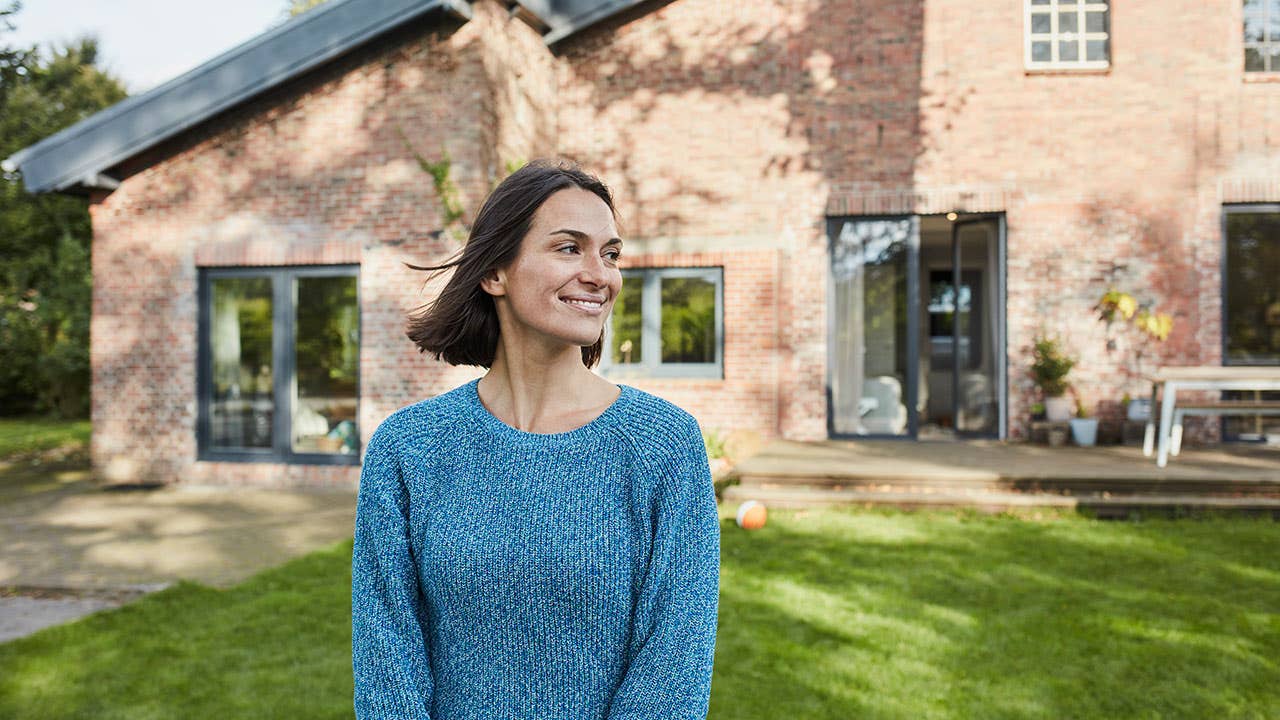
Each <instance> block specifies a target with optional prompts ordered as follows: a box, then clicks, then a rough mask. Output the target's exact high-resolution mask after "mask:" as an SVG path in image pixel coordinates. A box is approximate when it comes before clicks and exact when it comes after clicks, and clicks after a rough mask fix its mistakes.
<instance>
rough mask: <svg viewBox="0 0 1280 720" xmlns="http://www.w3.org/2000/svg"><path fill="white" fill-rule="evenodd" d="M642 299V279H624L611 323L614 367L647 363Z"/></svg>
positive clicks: (633, 276) (614, 305)
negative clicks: (643, 334) (641, 338)
mask: <svg viewBox="0 0 1280 720" xmlns="http://www.w3.org/2000/svg"><path fill="white" fill-rule="evenodd" d="M643 296H644V277H643V276H642V275H631V276H624V277H623V278H622V292H621V293H619V294H618V299H617V300H615V301H614V303H613V315H612V317H611V318H610V320H609V323H610V331H609V332H610V338H611V339H610V350H611V352H612V354H611V357H612V359H613V362H614V364H617V365H639V364H640V363H642V362H644V357H643V355H642V354H641V350H642V348H641V345H640V335H641V330H642V329H643V324H642V320H641V319H642V315H641V310H640V306H641V299H642V298H643Z"/></svg>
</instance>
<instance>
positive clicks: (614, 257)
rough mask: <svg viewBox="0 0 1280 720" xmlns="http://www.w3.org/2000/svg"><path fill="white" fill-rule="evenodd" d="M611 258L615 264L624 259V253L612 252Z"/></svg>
mask: <svg viewBox="0 0 1280 720" xmlns="http://www.w3.org/2000/svg"><path fill="white" fill-rule="evenodd" d="M609 257H611V258H613V261H614V262H618V260H619V259H621V258H622V253H620V252H612V253H609Z"/></svg>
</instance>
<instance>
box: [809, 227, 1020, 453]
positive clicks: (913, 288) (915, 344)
mask: <svg viewBox="0 0 1280 720" xmlns="http://www.w3.org/2000/svg"><path fill="white" fill-rule="evenodd" d="M938 214H941V213H938ZM958 214H959V213H958ZM921 217H922V216H921V215H919V214H894V215H831V216H828V217H827V279H826V280H827V293H826V295H827V301H826V302H827V338H826V340H827V373H826V379H825V387H824V393H823V394H824V396H825V397H826V416H827V417H826V421H827V437H828V438H830V439H832V440H912V441H915V440H918V439H919V434H920V411H919V408H918V407H917V398H918V397H919V387H920V386H919V383H920V328H921V323H922V322H923V318H922V307H921V303H920V283H921V274H922V269H921V267H920V218H921ZM877 220H888V221H894V220H897V221H902V220H907V221H910V223H911V228H912V232H911V235H910V237H909V238H908V240H907V277H906V285H907V288H906V291H907V303H906V305H907V337H906V342H905V344H906V350H907V360H906V363H907V367H906V372H905V373H904V375H905V380H906V383H905V384H906V387H905V388H903V390H904V392H903V395H904V398H903V399H904V401H905V404H906V406H907V431H906V432H905V433H904V434H900V435H891V434H879V433H867V434H861V435H859V434H855V433H840V432H836V430H835V420H834V409H835V398H834V397H833V396H832V389H831V388H832V373H833V372H834V371H835V367H836V357H835V337H836V331H837V327H836V320H837V315H838V313H837V308H836V307H835V303H834V299H835V297H836V292H835V273H834V268H833V260H834V257H835V255H834V254H835V250H836V243H837V242H838V238H839V233H840V227H841V225H842V223H845V222H849V221H877ZM991 220H995V225H996V266H997V267H996V268H994V271H995V272H994V273H993V274H994V275H995V282H996V297H997V298H998V302H997V303H996V307H995V313H994V317H992V323H993V327H992V330H993V332H994V333H995V335H996V338H995V346H996V350H997V352H996V357H995V364H996V368H995V370H996V380H997V382H996V398H997V403H996V405H997V414H998V421H997V435H996V437H997V438H998V439H1001V440H1003V439H1006V438H1007V437H1008V436H1009V412H1008V410H1009V397H1008V395H1009V393H1008V388H1009V375H1008V370H1009V368H1008V365H1009V363H1008V360H1009V348H1008V317H1007V316H1008V313H1007V306H1008V283H1007V281H1006V275H1007V272H1006V269H1007V266H1008V262H1007V255H1006V230H1007V226H1006V220H1005V214H1004V213H1003V212H987V213H963V214H961V216H960V217H957V219H956V220H954V221H952V222H953V227H952V237H953V238H955V237H957V236H958V233H959V229H958V228H959V226H961V225H964V224H971V223H977V222H985V221H991ZM952 252H953V255H952V257H953V263H952V265H953V267H952V272H953V282H956V283H958V282H959V274H960V268H959V266H958V265H956V264H955V263H954V257H955V246H954V245H953V250H952ZM953 326H954V327H956V328H958V327H959V324H958V323H955V324H954V325H953ZM957 332H958V330H957ZM952 342H953V343H957V342H958V341H957V340H956V339H955V338H954V337H953V340H952ZM953 347H958V345H953ZM952 356H953V358H956V360H955V361H953V364H954V362H958V358H959V353H958V352H953V353H952ZM952 382H953V384H954V383H956V382H958V374H957V373H956V372H955V370H954V367H953V370H952ZM952 403H953V405H955V404H958V403H959V397H958V395H957V394H956V393H955V392H954V391H953V393H952ZM956 437H957V438H960V439H967V438H972V437H979V438H981V437H991V436H990V435H975V434H970V433H959V432H957V433H956Z"/></svg>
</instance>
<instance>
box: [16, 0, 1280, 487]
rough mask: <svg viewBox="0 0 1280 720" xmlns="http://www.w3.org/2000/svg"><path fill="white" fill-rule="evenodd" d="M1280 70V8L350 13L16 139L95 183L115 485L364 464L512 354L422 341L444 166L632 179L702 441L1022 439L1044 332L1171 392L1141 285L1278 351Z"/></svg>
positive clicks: (1198, 345)
mask: <svg viewBox="0 0 1280 720" xmlns="http://www.w3.org/2000/svg"><path fill="white" fill-rule="evenodd" d="M1277 81H1280V3H1278V2H1275V1H1274V0H1266V1H1265V2H1264V1H1263V0H1243V2H1242V1H1241V0H1159V1H1157V0H1133V1H1132V2H1126V3H1123V4H1122V5H1117V6H1114V7H1113V6H1111V5H1110V4H1109V3H1108V2H1094V1H1089V0H1080V1H1079V2H1076V1H1075V0H1006V1H1005V2H998V3H993V2H989V1H987V0H927V1H926V0H877V1H876V2H868V1H862V0H859V1H854V2H835V1H834V0H735V1H734V2H729V1H728V0H667V1H663V0H649V1H645V2H637V1H635V0H527V1H524V0H521V1H520V2H499V1H498V0H475V1H474V2H464V1H463V0H332V1H331V2H330V3H328V4H327V5H325V6H322V7H321V8H319V9H317V10H314V11H312V12H309V13H306V14H304V15H302V16H300V17H298V18H295V19H293V20H292V21H290V22H288V23H286V24H284V25H282V26H280V27H277V28H275V29H273V30H271V31H269V32H267V33H265V34H263V35H262V36H259V37H258V38H255V39H253V40H251V41H249V42H247V43H245V44H243V45H241V46H239V47H237V48H235V49H233V50H231V51H229V52H227V53H225V54H223V55H221V56H219V57H217V58H214V59H213V60H210V61H209V62H208V63H206V64H205V65H203V66H201V67H199V68H196V69H195V70H192V71H191V72H189V73H187V74H185V75H183V76H181V77H179V78H176V79H175V80H173V81H171V82H169V83H167V84H165V85H163V86H160V87H158V88H155V89H153V90H151V91H150V92H148V93H145V94H143V95H139V96H137V97H133V98H130V99H128V100H126V101H124V102H122V103H120V104H119V105H117V106H115V107H113V108H110V109H108V110H106V111H103V112H102V113H99V114H98V115H95V116H93V117H90V118H88V119H86V120H85V121H83V122H81V123H80V124H78V125H76V126H74V127H72V128H69V129H67V130H65V131H63V132H61V133H58V134H57V135H54V136H52V137H50V138H49V139H47V140H45V141H43V142H41V143H39V144H37V145H35V146H32V147H30V148H27V149H25V150H23V151H21V152H19V153H17V154H16V155H14V156H13V157H11V158H9V160H8V161H6V164H7V166H8V167H10V168H14V167H20V168H21V170H22V172H23V175H24V178H25V180H26V183H27V187H28V189H29V190H31V191H33V192H73V193H85V194H87V195H88V196H89V198H90V201H91V211H92V218H93V226H94V241H93V253H92V262H93V274H94V290H93V321H92V343H91V345H92V348H91V358H92V369H93V381H92V382H93V384H92V388H93V399H92V408H93V409H92V421H93V427H94V433H93V440H92V445H91V451H92V457H93V463H94V468H95V473H96V474H97V476H98V477H99V478H101V479H103V480H105V481H109V482H130V481H132V482H137V481H160V482H175V481H195V482H220V483H292V484H319V485H324V484H343V483H350V482H353V481H354V480H355V478H356V476H357V470H356V468H355V465H356V463H357V461H358V457H359V449H360V447H362V445H363V442H364V441H366V440H367V439H368V437H369V435H370V434H371V433H372V431H373V429H374V427H376V425H377V424H378V422H380V421H381V419H382V418H384V417H385V416H386V415H387V414H388V413H390V412H391V411H392V410H394V409H396V408H397V407H400V406H402V405H405V404H408V403H411V402H414V401H416V400H418V399H421V398H424V397H429V396H431V395H434V394H437V393H439V392H442V391H444V390H447V389H449V388H451V387H454V386H456V385H457V384H459V383H461V382H463V381H465V380H467V379H470V378H472V377H475V376H476V375H477V374H479V372H481V371H480V369H478V368H450V367H448V366H447V365H444V364H442V363H437V362H435V361H433V360H430V359H429V358H427V357H425V356H422V355H419V354H418V353H417V352H416V349H415V348H414V347H413V346H412V344H411V343H410V342H409V341H408V340H407V339H406V338H405V336H404V334H403V320H404V314H405V312H406V311H408V310H411V309H413V308H414V307H417V306H419V305H421V304H422V303H423V302H425V301H426V300H427V299H428V298H429V296H430V293H431V292H432V288H431V287H427V288H424V287H423V286H422V277H423V276H422V275H421V274H420V273H417V272H414V271H411V270H408V269H406V268H405V267H404V265H403V264H402V263H403V262H413V263H417V264H432V263H433V262H436V261H439V260H442V259H443V258H445V257H447V256H448V255H449V254H451V253H452V252H453V251H454V249H455V248H456V247H457V245H456V244H457V240H455V239H454V237H453V236H452V235H451V234H450V233H448V232H442V230H443V229H444V226H445V215H444V213H445V211H444V203H443V202H442V197H441V195H440V193H438V192H437V191H436V189H435V186H434V185H433V182H432V179H431V177H430V176H429V175H428V174H427V173H426V172H424V169H423V167H422V165H421V163H420V162H419V159H421V160H425V161H430V162H439V161H441V160H442V159H443V158H444V157H445V153H447V156H448V158H449V163H448V164H447V167H448V169H449V171H450V173H451V177H452V179H453V181H454V182H455V183H456V186H457V188H458V192H457V199H458V200H459V201H460V204H461V206H462V208H463V210H464V220H465V219H466V217H468V216H469V214H470V213H471V212H473V211H474V209H476V208H477V207H478V205H479V202H480V201H481V199H482V198H483V197H484V195H485V194H486V193H487V191H488V189H489V188H490V187H491V186H492V185H493V184H494V183H495V182H496V181H497V180H498V179H500V178H501V177H502V175H503V173H504V172H505V171H506V168H509V167H510V166H511V165H512V164H513V163H518V162H520V161H521V160H524V159H530V158H533V157H539V156H553V155H558V156H564V157H569V158H573V159H575V160H577V161H579V162H580V163H582V164H583V165H584V166H585V167H586V168H587V169H588V170H591V171H593V172H596V173H597V174H599V175H600V176H601V177H602V178H603V179H604V180H605V181H606V182H607V183H609V185H610V186H611V187H612V188H613V189H614V191H615V194H616V195H617V198H618V200H619V210H620V212H621V214H622V221H623V222H622V227H621V229H622V233H623V236H624V237H625V238H626V242H627V247H626V252H625V257H624V261H623V267H624V268H625V269H626V276H625V287H624V293H623V295H622V296H621V297H620V298H619V301H618V308H617V310H616V311H615V315H614V317H613V318H611V320H610V325H609V327H610V329H609V330H608V334H609V341H608V343H607V344H606V345H607V350H606V362H605V364H604V365H603V366H602V367H601V368H600V372H601V373H602V374H603V375H605V376H608V377H616V378H617V379H618V381H619V382H627V383H632V384H635V385H637V386H640V387H643V388H645V389H647V390H649V391H651V392H655V393H658V394H661V395H663V396H665V397H667V398H669V399H671V400H673V401H674V402H677V403H678V404H680V405H682V406H684V407H686V408H689V409H690V410H691V411H692V412H693V413H694V414H695V415H696V416H697V417H698V419H699V421H700V422H701V424H702V425H703V427H704V428H717V429H721V430H729V429H732V430H734V431H736V432H750V433H755V434H757V435H758V436H760V437H762V438H773V437H785V438H789V439H794V440H823V439H827V438H856V437H862V436H896V437H904V438H909V439H910V438H919V437H931V436H938V435H948V434H952V433H960V434H962V435H975V436H988V437H1002V438H1012V439H1017V438H1020V437H1024V436H1025V434H1026V432H1027V426H1028V411H1029V407H1030V405H1031V403H1033V402H1034V401H1035V400H1036V399H1037V398H1036V395H1035V391H1034V388H1033V387H1032V385H1031V384H1030V381H1029V380H1028V378H1027V376H1026V367H1027V364H1028V358H1029V345H1030V344H1031V341H1032V338H1033V337H1035V336H1036V335H1037V334H1039V333H1053V334H1057V335H1059V336H1061V337H1063V338H1064V339H1065V340H1066V341H1067V342H1068V344H1069V346H1070V347H1071V348H1072V349H1073V350H1074V351H1075V352H1076V353H1077V354H1078V355H1079V357H1080V364H1079V366H1078V370H1077V372H1076V374H1075V375H1074V378H1075V380H1076V385H1077V387H1078V389H1079V391H1080V394H1081V397H1082V399H1083V400H1084V401H1085V402H1086V403H1087V404H1089V405H1093V406H1096V407H1097V408H1098V409H1099V411H1100V412H1101V413H1103V414H1104V415H1108V414H1110V415H1113V416H1114V415H1115V414H1117V413H1118V400H1119V398H1120V396H1121V395H1122V393H1124V392H1133V393H1137V392H1141V391H1142V390H1143V389H1144V388H1143V387H1142V386H1141V384H1140V383H1138V381H1137V379H1136V376H1135V375H1134V373H1136V372H1138V370H1140V369H1141V368H1139V369H1135V368H1134V367H1133V357H1131V355H1132V353H1129V352H1127V351H1128V350H1132V349H1133V348H1132V347H1130V346H1128V345H1125V344H1123V343H1122V344H1121V346H1120V347H1119V349H1110V350H1109V349H1108V347H1107V342H1106V337H1105V336H1104V333H1105V328H1104V327H1103V326H1102V325H1101V324H1100V323H1099V322H1098V321H1097V320H1096V318H1095V317H1094V312H1093V309H1092V308H1093V305H1094V303H1095V302H1096V301H1097V299H1098V298H1099V296H1100V295H1101V294H1102V293H1103V292H1104V291H1105V290H1106V289H1107V288H1108V287H1111V286H1116V287H1120V288H1122V289H1126V290H1129V291H1130V292H1132V293H1133V294H1134V295H1135V296H1136V297H1137V298H1138V299H1139V300H1141V301H1143V302H1149V303H1154V304H1155V305H1156V306H1157V307H1158V308H1160V309H1161V310H1163V311H1166V312H1170V313H1172V314H1173V315H1174V316H1175V327H1174V330H1173V333H1172V335H1171V336H1170V338H1169V340H1168V341H1167V342H1165V343H1163V344H1160V345H1157V346H1153V347H1150V348H1147V350H1146V359H1145V362H1146V363H1147V368H1146V369H1150V367H1153V366H1154V365H1156V364H1159V363H1161V362H1167V363H1187V364H1232V363H1236V364H1239V363H1243V364H1274V363H1276V362H1280V281H1277V280H1276V278H1277V277H1280V264H1278V263H1280V261H1278V260H1277V257H1278V255H1280V250H1277V248H1280V82H1277ZM1259 269H1261V272H1259ZM1228 291H1229V292H1228ZM957 305H958V306H959V310H960V312H959V318H958V320H959V321H957V313H956V312H954V310H955V308H956V307H957ZM1203 430H1204V432H1205V433H1206V434H1207V435H1209V436H1213V435H1215V434H1216V432H1217V427H1216V426H1207V425H1206V426H1205V427H1204V428H1203Z"/></svg>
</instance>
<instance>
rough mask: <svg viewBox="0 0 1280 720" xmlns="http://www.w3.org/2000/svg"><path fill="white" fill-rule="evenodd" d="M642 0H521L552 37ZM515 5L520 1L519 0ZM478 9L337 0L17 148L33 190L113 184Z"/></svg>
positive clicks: (439, 0)
mask: <svg viewBox="0 0 1280 720" xmlns="http://www.w3.org/2000/svg"><path fill="white" fill-rule="evenodd" d="M641 1H642V0H516V1H515V2H512V3H511V5H513V6H519V8H520V9H521V10H522V11H523V13H522V14H524V15H526V16H527V15H532V16H534V18H535V19H536V20H538V21H539V24H540V25H541V26H542V29H544V30H545V32H544V34H543V38H544V40H545V41H546V43H547V44H548V45H550V44H552V43H555V42H557V41H559V40H563V39H564V38H566V37H569V36H570V35H572V34H574V33H576V32H578V31H579V30H581V29H583V28H585V27H587V26H588V25H592V24H594V23H596V22H598V21H600V20H603V19H604V18H607V17H609V16H611V15H614V14H616V13H618V12H620V11H622V10H625V9H627V8H630V7H632V6H634V5H637V4H639V3H640V2H641ZM513 9H514V8H513ZM433 12H434V13H438V14H445V15H448V16H452V17H455V18H458V19H461V20H464V21H465V20H468V19H470V17H471V5H470V3H469V2H467V1H466V0H330V2H327V3H325V4H323V5H321V6H319V7H317V8H316V9H314V10H311V11H309V12H306V13H303V14H301V15H299V16H297V17H295V18H293V19H291V20H289V21H288V22H286V23H284V24H282V25H280V26H278V27H275V28H272V29H271V30H268V31H267V32H265V33H263V34H261V35H258V36H257V37H254V38H252V39H250V40H248V41H246V42H244V43H241V44H240V45H237V46H236V47H234V48H231V49H230V50H227V51H226V52H224V53H222V54H221V55H218V56H217V57H214V58H213V59H211V60H209V61H207V62H205V63H204V64H202V65H200V66H198V67H196V68H194V69H192V70H190V71H188V72H186V73H184V74H182V75H179V76H178V77H176V78H174V79H172V80H170V81H168V82H166V83H164V84H163V85H160V86H158V87H155V88H152V89H151V90H148V91H147V92H145V93H142V94H141V95H135V96H133V97H130V98H127V99H125V100H122V101H121V102H119V103H116V104H115V105H112V106H111V107H109V108H107V109H105V110H102V111H101V112H98V113H95V114H93V115H90V116H89V117H87V118H85V119H84V120H81V121H80V122H78V123H76V124H75V125H72V126H70V127H68V128H65V129H63V130H61V131H59V132H57V133H55V134H53V135H50V136H49V137H47V138H45V139H43V140H41V141H40V142H38V143H36V144H34V145H31V146H28V147H25V148H23V149H22V150H19V151H18V152H16V153H14V154H13V155H10V156H9V157H8V158H6V159H5V160H4V162H3V167H4V169H5V170H6V171H8V172H13V171H14V170H17V169H21V170H22V176H23V181H24V183H25V184H26V188H27V191H28V192H33V193H39V192H50V191H55V192H56V191H82V190H84V189H89V188H98V189H106V190H112V189H115V187H116V186H118V185H119V180H118V179H117V178H114V177H111V176H110V175H109V174H108V171H109V170H110V169H111V168H113V167H115V166H116V165H119V164H120V163H122V162H124V161H125V160H127V159H129V158H131V157H134V156H136V155H138V154H139V153H141V152H143V151H145V150H147V149H149V148H152V147H155V146H156V145H158V144H159V143H161V142H164V141H165V140H168V139H170V138H172V137H174V136H176V135H178V134H179V133H182V132H183V131H185V130H188V129H190V128H191V127H193V126H195V125H197V124H199V123H201V122H204V121H205V120H208V119H210V118H212V117H213V116H215V115H217V114H219V113H222V112H225V111H227V110H229V109H231V108H233V107H235V106H237V105H240V104H242V103H244V102H247V101H249V100H250V99H252V98H254V97H257V96H259V95H261V94H262V93H265V92H267V91H269V90H271V89H272V88H275V87H278V86H280V85H282V84H284V83H286V82H288V81H290V80H292V79H294V78H296V77H298V76H300V75H302V74H304V73H306V72H307V71H309V70H312V69H314V68H316V67H318V66H320V65H322V64H323V63H325V62H328V61H330V60H333V59H334V58H337V57H338V56H340V55H343V54H345V53H347V52H349V51H351V50H354V49H356V48H358V47H360V46H362V45H364V44H365V43H368V42H370V41H371V40H373V39H375V38H377V37H379V36H381V35H384V34H385V33H387V32H390V31H391V30H394V29H396V28H398V27H400V26H402V25H405V24H406V23H409V22H412V21H414V20H417V19H419V18H423V17H425V16H426V15H427V14H428V13H433Z"/></svg>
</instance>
